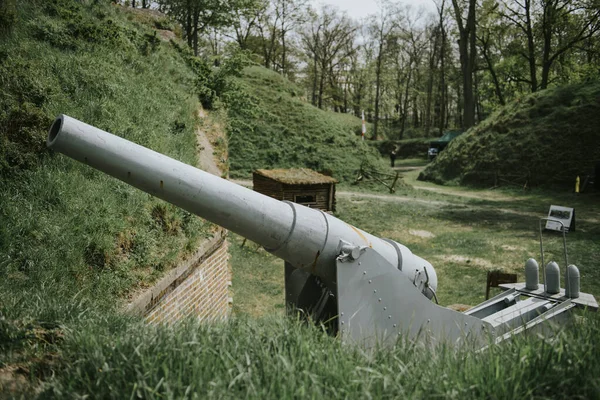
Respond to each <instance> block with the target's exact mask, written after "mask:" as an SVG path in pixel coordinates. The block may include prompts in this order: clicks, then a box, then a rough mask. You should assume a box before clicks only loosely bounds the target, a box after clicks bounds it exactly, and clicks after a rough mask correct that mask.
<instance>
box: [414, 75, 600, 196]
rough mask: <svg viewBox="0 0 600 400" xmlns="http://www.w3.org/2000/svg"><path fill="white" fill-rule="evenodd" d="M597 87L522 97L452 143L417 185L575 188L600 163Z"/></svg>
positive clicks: (563, 88)
mask: <svg viewBox="0 0 600 400" xmlns="http://www.w3.org/2000/svg"><path fill="white" fill-rule="evenodd" d="M598 126H600V82H598V81H596V82H589V83H585V84H578V85H570V86H561V87H557V88H553V89H548V90H544V91H540V92H538V93H534V94H531V95H528V96H525V97H523V98H521V99H519V100H517V101H515V102H513V103H512V104H509V105H507V106H506V107H504V108H503V109H501V110H499V111H498V112H496V113H495V114H493V115H492V116H490V117H489V118H488V119H486V120H485V121H483V122H481V123H480V124H479V125H477V126H476V127H474V128H471V129H470V130H469V131H468V132H467V133H465V134H463V135H461V136H459V137H458V138H456V139H455V140H453V141H452V142H451V143H450V145H449V146H448V147H447V148H446V149H445V150H444V151H443V152H441V153H440V155H439V156H438V157H437V159H436V160H435V161H434V162H433V163H432V164H431V165H430V166H429V167H428V168H427V169H426V170H425V171H423V173H422V174H421V176H420V179H423V180H431V181H435V182H437V183H442V184H447V183H466V184H485V185H494V184H501V183H502V182H503V181H504V182H506V181H508V182H517V183H520V184H525V183H527V184H528V185H539V184H574V182H575V177H576V176H578V175H579V176H582V177H584V176H586V175H588V174H590V173H591V172H592V170H593V168H594V165H595V164H596V163H597V162H600V133H599V132H598Z"/></svg>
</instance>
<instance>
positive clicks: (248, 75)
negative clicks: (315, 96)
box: [228, 66, 381, 181]
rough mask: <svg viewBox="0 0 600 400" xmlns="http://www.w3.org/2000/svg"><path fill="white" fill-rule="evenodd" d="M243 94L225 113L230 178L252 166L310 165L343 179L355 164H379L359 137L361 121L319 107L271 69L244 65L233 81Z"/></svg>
mask: <svg viewBox="0 0 600 400" xmlns="http://www.w3.org/2000/svg"><path fill="white" fill-rule="evenodd" d="M238 84H239V86H240V89H241V90H243V91H244V92H245V93H246V94H247V97H246V98H245V101H244V102H243V103H240V104H233V105H232V106H231V108H230V112H229V116H230V117H229V130H228V133H229V159H230V168H231V169H230V171H231V175H232V176H234V177H249V176H250V173H251V172H252V170H254V169H257V168H267V169H272V168H300V167H306V168H311V169H314V170H316V171H319V172H325V173H328V174H331V175H332V176H333V177H335V178H337V179H339V180H341V181H347V180H350V179H352V178H354V177H355V176H356V171H357V170H358V169H359V168H360V165H361V163H365V162H366V163H369V164H370V165H375V166H381V163H380V159H379V155H378V154H377V151H376V150H375V149H373V148H371V147H370V146H368V145H367V144H366V143H365V142H363V141H361V140H360V132H361V120H360V119H359V118H356V117H354V116H351V115H349V114H340V113H333V112H330V111H324V110H320V109H318V108H317V107H314V106H312V105H311V104H310V103H308V102H307V101H306V100H305V99H303V98H302V95H303V91H302V89H300V88H299V87H297V86H296V85H295V84H293V83H291V82H290V81H288V80H287V79H285V78H284V77H282V76H281V75H279V74H277V73H276V72H273V71H270V70H267V69H265V68H262V67H258V66H255V67H249V68H246V69H245V70H244V71H243V74H242V76H241V77H240V78H239V80H238Z"/></svg>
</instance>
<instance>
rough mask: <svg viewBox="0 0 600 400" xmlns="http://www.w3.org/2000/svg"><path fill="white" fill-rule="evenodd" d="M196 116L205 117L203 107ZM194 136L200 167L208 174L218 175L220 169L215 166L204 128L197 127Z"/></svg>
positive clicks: (211, 146)
mask: <svg viewBox="0 0 600 400" xmlns="http://www.w3.org/2000/svg"><path fill="white" fill-rule="evenodd" d="M198 116H199V117H200V118H202V119H203V120H205V119H206V113H205V112H204V110H203V109H200V110H198ZM196 136H197V137H198V157H199V159H200V168H202V169H203V170H204V171H206V172H208V173H210V174H213V175H216V176H219V177H220V176H221V170H220V169H219V167H218V166H217V162H216V160H215V156H214V153H215V150H214V148H213V145H212V144H211V142H210V140H209V139H208V136H207V134H206V130H205V129H203V128H202V127H198V129H197V130H196Z"/></svg>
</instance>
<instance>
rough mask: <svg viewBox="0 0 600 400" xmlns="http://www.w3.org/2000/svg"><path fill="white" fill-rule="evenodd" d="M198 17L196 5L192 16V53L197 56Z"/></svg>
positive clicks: (198, 10) (198, 9) (198, 11)
mask: <svg viewBox="0 0 600 400" xmlns="http://www.w3.org/2000/svg"><path fill="white" fill-rule="evenodd" d="M199 19H200V8H199V7H198V6H197V5H196V6H195V7H194V16H193V18H192V42H193V43H192V44H193V48H194V55H195V56H198V20H199Z"/></svg>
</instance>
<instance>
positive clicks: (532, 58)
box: [524, 0, 538, 93]
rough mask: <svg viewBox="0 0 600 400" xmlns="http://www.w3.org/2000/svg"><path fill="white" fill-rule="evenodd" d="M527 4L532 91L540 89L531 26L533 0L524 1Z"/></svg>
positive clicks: (528, 54)
mask: <svg viewBox="0 0 600 400" xmlns="http://www.w3.org/2000/svg"><path fill="white" fill-rule="evenodd" d="M524 6H525V24H526V26H525V29H526V31H525V34H526V35H527V60H528V61H529V80H530V81H531V92H532V93H533V92H536V91H537V90H538V83H537V66H536V65H535V64H536V62H535V44H534V42H533V28H532V27H531V25H532V24H531V0H525V1H524Z"/></svg>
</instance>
